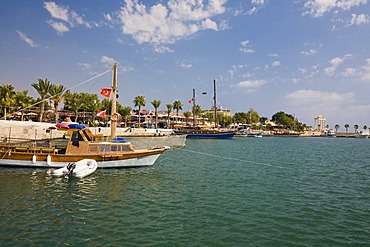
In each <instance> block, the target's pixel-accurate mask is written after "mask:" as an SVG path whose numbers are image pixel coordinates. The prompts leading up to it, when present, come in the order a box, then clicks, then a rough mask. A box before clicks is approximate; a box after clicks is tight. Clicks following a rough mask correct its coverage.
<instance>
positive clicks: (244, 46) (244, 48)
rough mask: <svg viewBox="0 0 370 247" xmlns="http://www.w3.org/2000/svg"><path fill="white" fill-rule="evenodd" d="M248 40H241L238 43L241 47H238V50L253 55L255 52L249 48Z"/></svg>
mask: <svg viewBox="0 0 370 247" xmlns="http://www.w3.org/2000/svg"><path fill="white" fill-rule="evenodd" d="M249 43H250V42H249V40H243V41H241V42H240V45H241V47H239V50H240V51H241V52H244V53H253V52H255V51H254V50H253V49H251V48H249Z"/></svg>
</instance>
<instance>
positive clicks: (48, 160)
mask: <svg viewBox="0 0 370 247" xmlns="http://www.w3.org/2000/svg"><path fill="white" fill-rule="evenodd" d="M46 164H48V165H50V164H51V156H50V154H49V155H48V157H47V158H46Z"/></svg>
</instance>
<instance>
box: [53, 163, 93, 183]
mask: <svg viewBox="0 0 370 247" xmlns="http://www.w3.org/2000/svg"><path fill="white" fill-rule="evenodd" d="M96 168H98V164H97V163H96V161H95V160H93V159H83V160H80V161H77V162H72V163H69V164H68V165H66V166H65V167H62V168H59V169H56V170H54V171H52V173H51V174H52V175H53V176H54V177H62V176H64V177H71V176H73V177H76V178H83V177H86V176H88V175H90V174H91V173H93V172H95V171H96Z"/></svg>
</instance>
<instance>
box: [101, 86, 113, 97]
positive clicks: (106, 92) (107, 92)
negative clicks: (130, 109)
mask: <svg viewBox="0 0 370 247" xmlns="http://www.w3.org/2000/svg"><path fill="white" fill-rule="evenodd" d="M111 93H112V89H111V88H102V89H101V93H100V94H101V95H103V96H104V97H107V98H109V97H110V94H111Z"/></svg>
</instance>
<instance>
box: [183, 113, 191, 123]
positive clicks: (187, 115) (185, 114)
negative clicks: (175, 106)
mask: <svg viewBox="0 0 370 247" xmlns="http://www.w3.org/2000/svg"><path fill="white" fill-rule="evenodd" d="M184 116H185V122H186V125H187V124H188V121H189V118H190V117H191V112H190V111H186V112H184Z"/></svg>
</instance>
